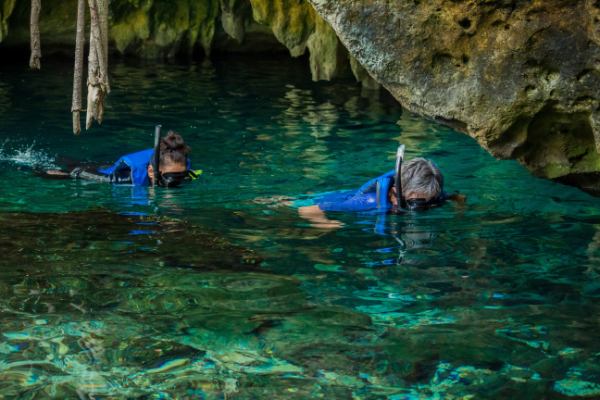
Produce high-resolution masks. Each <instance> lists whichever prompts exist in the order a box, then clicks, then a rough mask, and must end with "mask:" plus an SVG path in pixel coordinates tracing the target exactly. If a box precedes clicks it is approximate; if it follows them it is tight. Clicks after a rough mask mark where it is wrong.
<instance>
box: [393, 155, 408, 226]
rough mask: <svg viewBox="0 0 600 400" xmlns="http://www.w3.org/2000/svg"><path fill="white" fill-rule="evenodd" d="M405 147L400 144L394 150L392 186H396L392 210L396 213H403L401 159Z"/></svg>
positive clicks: (402, 159) (402, 158)
mask: <svg viewBox="0 0 600 400" xmlns="http://www.w3.org/2000/svg"><path fill="white" fill-rule="evenodd" d="M405 148H406V147H405V146H404V145H403V144H401V145H400V146H398V150H397V151H396V169H395V170H394V171H395V174H394V186H395V187H396V207H394V210H393V212H395V213H396V214H400V213H403V212H404V211H405V210H404V208H403V207H402V161H404V149H405Z"/></svg>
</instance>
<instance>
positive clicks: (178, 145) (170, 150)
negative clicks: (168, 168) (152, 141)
mask: <svg viewBox="0 0 600 400" xmlns="http://www.w3.org/2000/svg"><path fill="white" fill-rule="evenodd" d="M190 151H191V148H190V147H189V146H188V145H187V144H185V142H184V141H183V138H182V137H181V135H180V134H178V133H177V132H174V131H169V132H168V133H167V136H165V137H163V138H161V139H160V165H165V164H183V165H185V164H186V161H187V156H188V154H189V153H190Z"/></svg>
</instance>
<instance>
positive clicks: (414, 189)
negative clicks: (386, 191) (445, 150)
mask: <svg viewBox="0 0 600 400" xmlns="http://www.w3.org/2000/svg"><path fill="white" fill-rule="evenodd" d="M401 179H402V197H403V198H404V199H405V200H406V201H409V200H413V201H416V200H419V201H421V202H423V203H427V202H430V201H432V200H435V199H437V198H439V197H440V196H441V195H442V192H443V190H444V177H443V176H442V173H441V171H440V169H439V168H438V167H437V165H435V164H434V163H433V162H432V161H430V160H427V159H425V158H421V157H418V158H413V159H412V160H410V161H407V162H406V163H404V164H402V171H401ZM394 193H395V188H394Z"/></svg>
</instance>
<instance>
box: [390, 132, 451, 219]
mask: <svg viewBox="0 0 600 400" xmlns="http://www.w3.org/2000/svg"><path fill="white" fill-rule="evenodd" d="M405 148H406V147H405V146H404V145H403V144H401V145H400V146H398V150H397V151H396V169H395V170H394V172H395V173H394V186H395V188H396V206H394V207H393V209H392V213H393V214H403V213H405V212H408V211H424V210H428V209H430V208H433V207H438V206H441V205H442V204H443V203H444V201H445V200H446V194H445V193H444V192H442V194H441V195H439V196H437V197H435V198H433V199H429V200H426V199H408V200H407V199H405V198H404V197H403V196H402V162H403V161H404V150H405Z"/></svg>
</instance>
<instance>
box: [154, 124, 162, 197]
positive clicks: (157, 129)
mask: <svg viewBox="0 0 600 400" xmlns="http://www.w3.org/2000/svg"><path fill="white" fill-rule="evenodd" d="M160 128H162V125H156V126H155V127H154V154H153V155H152V170H153V172H154V179H153V180H152V186H156V183H157V182H158V180H159V179H160V171H159V170H158V165H159V164H160Z"/></svg>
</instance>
